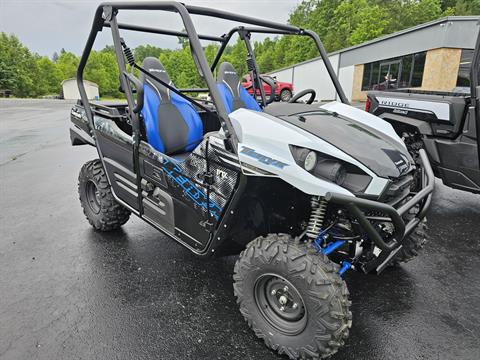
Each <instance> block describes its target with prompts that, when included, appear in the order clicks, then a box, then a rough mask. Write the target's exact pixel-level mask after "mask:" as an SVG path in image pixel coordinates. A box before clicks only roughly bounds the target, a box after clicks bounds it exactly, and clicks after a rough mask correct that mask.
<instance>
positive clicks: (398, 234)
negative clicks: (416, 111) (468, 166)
mask: <svg viewBox="0 0 480 360" xmlns="http://www.w3.org/2000/svg"><path fill="white" fill-rule="evenodd" d="M419 160H420V163H421V167H422V173H423V174H422V175H423V176H422V189H421V190H420V191H419V192H418V193H416V194H414V195H413V196H412V197H411V198H410V199H409V200H408V201H407V202H405V203H404V204H402V205H401V206H400V207H398V208H394V207H393V206H391V205H389V204H385V203H381V202H378V201H373V200H368V199H362V198H357V197H352V196H346V195H343V194H337V193H327V194H326V196H325V199H326V200H328V201H331V202H332V203H336V204H340V205H343V206H345V207H346V208H347V209H348V210H349V212H350V214H351V215H352V216H353V217H355V218H356V219H357V221H358V223H359V224H360V225H361V226H362V228H363V229H364V230H365V232H366V233H367V235H368V237H369V238H370V239H371V240H372V241H373V242H374V243H375V245H376V246H377V247H378V248H380V249H381V250H382V253H383V257H385V256H388V255H389V254H390V253H393V252H396V251H398V250H399V249H400V247H401V245H402V243H403V241H404V240H405V239H406V238H407V237H408V236H409V235H410V234H411V232H412V231H413V230H414V229H415V227H416V226H417V225H418V224H419V223H420V221H422V219H423V218H424V217H425V214H426V212H427V210H428V208H429V206H430V202H431V197H432V192H433V188H434V184H435V177H434V175H433V170H432V167H431V165H430V161H429V160H428V157H427V154H426V152H425V150H423V149H421V150H420V151H419ZM416 205H419V210H418V212H417V213H416V214H415V217H413V218H412V219H410V220H409V221H408V222H407V223H405V221H404V220H403V216H404V215H405V214H407V213H408V212H409V211H410V210H411V209H412V208H413V207H414V206H416ZM363 210H375V211H380V212H382V213H385V214H387V215H388V217H389V218H390V219H391V221H392V223H393V225H394V228H395V229H394V232H393V235H392V237H391V240H390V241H388V242H385V241H384V240H383V238H382V236H381V235H380V234H379V233H378V231H377V230H376V229H375V227H374V226H373V225H372V223H371V222H370V221H369V220H368V219H367V217H366V216H365V214H364V212H363ZM393 255H394V254H392V256H393Z"/></svg>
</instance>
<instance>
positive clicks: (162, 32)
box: [103, 23, 224, 42]
mask: <svg viewBox="0 0 480 360" xmlns="http://www.w3.org/2000/svg"><path fill="white" fill-rule="evenodd" d="M117 25H118V28H119V29H121V30H130V31H140V32H145V33H150V34H159V35H169V36H178V37H184V38H188V34H187V33H186V32H182V31H175V30H166V29H157V28H152V27H148V26H140V25H133V24H125V23H118V24H117ZM103 26H104V27H110V24H108V23H106V24H104V25H103ZM198 38H199V39H201V40H209V41H217V42H223V40H224V39H223V37H221V36H211V35H201V34H198Z"/></svg>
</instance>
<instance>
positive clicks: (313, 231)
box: [307, 196, 328, 240]
mask: <svg viewBox="0 0 480 360" xmlns="http://www.w3.org/2000/svg"><path fill="white" fill-rule="evenodd" d="M310 205H311V207H312V212H311V213H310V219H309V221H308V226H307V237H309V238H310V239H312V240H315V239H316V238H317V236H318V233H319V232H320V230H322V227H323V220H324V218H325V213H326V210H327V205H328V201H327V200H325V198H323V197H320V196H312V198H311V200H310Z"/></svg>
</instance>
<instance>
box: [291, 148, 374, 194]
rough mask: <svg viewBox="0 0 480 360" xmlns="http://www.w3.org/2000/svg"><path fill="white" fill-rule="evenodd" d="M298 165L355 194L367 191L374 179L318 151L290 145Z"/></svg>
mask: <svg viewBox="0 0 480 360" xmlns="http://www.w3.org/2000/svg"><path fill="white" fill-rule="evenodd" d="M290 150H291V151H292V155H293V158H294V159H295V162H296V163H297V165H299V166H301V167H302V168H303V169H305V170H306V171H308V172H309V173H311V174H312V175H314V176H316V177H318V178H320V179H324V180H327V181H330V182H333V183H335V184H337V185H339V186H342V187H344V188H346V189H348V190H350V191H352V192H353V193H361V192H363V191H365V189H366V188H367V186H368V184H370V181H371V180H372V178H371V177H370V176H369V175H367V174H365V172H364V171H363V170H361V169H359V168H358V167H357V166H355V165H353V164H350V163H348V162H346V161H343V160H339V159H336V158H334V157H332V156H329V155H326V154H323V153H320V152H318V151H314V150H310V149H306V148H302V147H298V146H294V145H290Z"/></svg>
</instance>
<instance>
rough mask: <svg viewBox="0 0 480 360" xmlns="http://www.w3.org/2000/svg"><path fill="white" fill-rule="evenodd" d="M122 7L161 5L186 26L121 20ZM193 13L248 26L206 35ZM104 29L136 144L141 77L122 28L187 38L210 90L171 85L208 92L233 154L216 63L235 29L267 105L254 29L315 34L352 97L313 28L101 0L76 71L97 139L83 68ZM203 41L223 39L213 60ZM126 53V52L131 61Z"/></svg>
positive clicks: (171, 5)
mask: <svg viewBox="0 0 480 360" xmlns="http://www.w3.org/2000/svg"><path fill="white" fill-rule="evenodd" d="M123 10H158V11H167V12H176V13H178V14H179V15H180V17H181V20H182V22H183V26H184V28H185V32H183V31H174V30H167V29H158V28H152V27H145V26H139V25H133V24H125V23H119V22H118V21H117V15H118V13H119V11H123ZM190 15H200V16H207V17H215V18H220V19H225V20H231V21H236V22H240V23H244V24H246V25H248V26H236V27H234V28H232V29H231V30H230V31H229V32H228V33H226V34H223V35H222V36H213V35H202V34H197V32H196V30H195V27H194V25H193V22H192V19H191V17H190ZM252 25H253V27H252ZM103 28H110V29H111V32H112V38H113V46H114V49H115V54H116V58H117V62H118V67H119V71H120V74H121V76H120V82H121V87H122V88H123V89H124V91H125V97H126V99H127V103H128V109H129V110H128V112H129V114H128V116H129V118H130V120H131V122H132V130H133V135H134V143H136V144H137V145H138V143H139V137H140V120H139V116H138V112H139V111H140V110H141V104H139V102H141V100H139V98H140V92H138V93H137V102H135V98H134V95H133V90H132V85H133V86H134V87H135V88H136V89H137V91H139V90H140V89H139V86H140V84H139V81H138V79H136V78H135V77H134V76H133V74H130V73H128V72H127V67H126V65H127V62H128V63H130V62H131V61H133V58H132V59H128V56H126V54H125V52H124V50H125V49H124V48H125V47H126V45H125V43H124V41H123V39H122V38H121V36H120V30H130V31H139V32H145V33H153V34H161V35H169V36H175V37H184V38H188V40H189V44H190V49H191V53H192V57H193V59H194V62H195V66H196V67H197V70H198V72H199V74H200V75H201V77H202V78H203V79H204V80H205V83H206V85H207V88H206V89H180V90H177V89H172V90H173V91H175V92H177V93H178V94H179V95H180V96H183V97H186V96H185V94H184V93H186V92H198V91H208V92H210V95H211V98H212V101H213V104H214V106H215V109H216V114H217V116H218V118H219V122H220V125H221V127H222V129H223V131H224V133H225V136H226V139H227V142H228V144H229V150H230V151H232V152H234V153H235V152H236V150H237V143H238V140H237V137H236V134H235V131H234V129H233V126H232V124H231V122H230V119H229V117H228V114H227V111H226V109H225V105H224V104H223V102H222V99H221V96H220V93H219V91H218V89H217V87H216V85H215V79H214V76H213V71H214V70H215V68H216V66H217V65H218V62H219V60H220V58H221V56H222V54H223V53H224V51H225V49H226V47H227V44H228V43H229V41H230V39H231V38H232V36H233V35H234V34H236V33H237V34H238V35H239V36H240V38H241V40H243V41H244V42H245V45H246V48H247V53H248V58H247V64H248V68H249V71H251V72H252V74H253V79H254V81H253V83H254V87H256V88H258V90H259V91H260V94H261V98H262V103H263V105H264V106H265V105H266V103H267V102H266V97H265V93H264V91H263V86H261V80H260V72H259V71H258V68H257V65H256V61H255V56H254V54H253V48H252V45H251V42H250V34H251V33H262V34H278V35H299V36H308V37H310V38H311V39H313V41H314V42H315V44H316V46H317V48H318V51H319V53H320V56H321V57H322V59H323V62H324V64H325V66H326V69H327V72H328V74H329V75H330V78H331V79H332V82H333V85H334V87H335V89H336V92H337V94H338V96H339V99H340V101H342V102H343V103H347V104H348V100H347V98H346V96H345V93H344V92H343V89H342V87H341V85H340V82H339V81H338V78H337V76H336V74H335V71H334V70H333V67H332V65H331V63H330V61H329V59H328V56H327V53H326V51H325V48H324V47H323V44H322V42H321V40H320V38H319V36H318V35H317V34H316V33H315V32H313V31H311V30H305V29H301V28H298V27H296V26H292V25H286V24H280V23H276V22H272V21H267V20H261V19H256V18H253V17H248V16H244V15H238V14H233V13H229V12H225V11H222V10H216V9H209V8H204V7H199V6H192V5H185V4H182V3H179V2H175V1H158V2H141V1H140V2H120V3H116V2H106V3H102V4H100V5H99V6H98V8H97V10H96V12H95V17H94V20H93V25H92V29H91V31H90V34H89V37H88V40H87V43H86V45H85V49H84V51H83V53H82V57H81V59H80V63H79V66H78V71H77V83H78V88H79V92H80V97H81V101H82V103H83V105H84V107H85V112H86V116H87V119H88V121H89V124H90V128H91V129H92V134H91V135H92V136H93V137H94V138H95V126H94V121H93V115H92V114H93V113H92V109H91V107H90V104H89V101H88V98H87V94H86V91H85V87H84V85H83V72H84V69H85V66H86V64H87V61H88V57H89V54H90V52H91V50H92V47H93V44H94V42H95V39H96V36H97V33H98V32H100V31H102V30H103ZM200 40H209V41H216V42H218V43H220V47H219V49H218V51H217V54H216V56H215V58H214V60H213V63H212V64H211V65H209V64H208V62H207V59H206V57H205V54H204V51H203V49H202V45H201V43H200ZM125 57H127V62H126V59H125ZM130 65H131V64H130ZM135 67H137V68H139V70H140V71H142V69H141V68H140V67H139V66H138V65H135ZM142 72H144V71H142ZM144 73H145V74H146V75H147V76H151V77H153V78H155V77H154V76H153V75H152V74H149V73H148V72H144ZM156 80H158V79H156ZM254 90H255V89H254ZM254 93H256V92H254ZM197 105H198V104H197ZM134 152H135V149H134Z"/></svg>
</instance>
